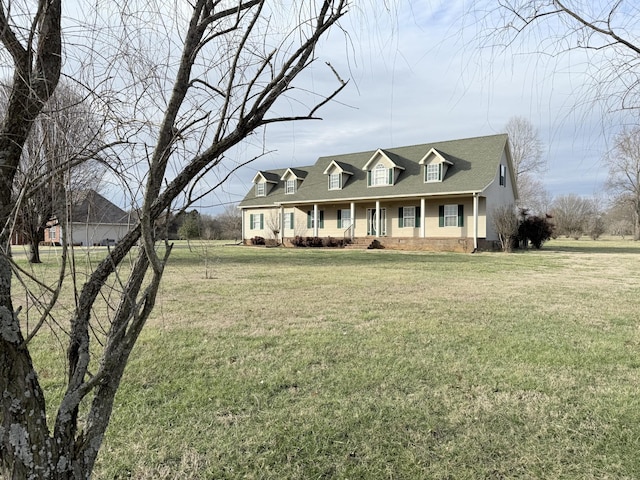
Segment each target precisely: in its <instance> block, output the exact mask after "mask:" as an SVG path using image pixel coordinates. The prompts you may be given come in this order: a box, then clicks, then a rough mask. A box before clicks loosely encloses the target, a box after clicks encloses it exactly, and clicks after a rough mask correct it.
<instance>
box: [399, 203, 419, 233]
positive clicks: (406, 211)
mask: <svg viewBox="0 0 640 480" xmlns="http://www.w3.org/2000/svg"><path fill="white" fill-rule="evenodd" d="M398 226H399V227H400V228H402V227H409V228H415V227H419V226H420V207H400V209H399V210H398Z"/></svg>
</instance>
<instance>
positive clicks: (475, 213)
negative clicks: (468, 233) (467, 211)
mask: <svg viewBox="0 0 640 480" xmlns="http://www.w3.org/2000/svg"><path fill="white" fill-rule="evenodd" d="M477 248H478V194H477V193H474V194H473V249H474V250H477Z"/></svg>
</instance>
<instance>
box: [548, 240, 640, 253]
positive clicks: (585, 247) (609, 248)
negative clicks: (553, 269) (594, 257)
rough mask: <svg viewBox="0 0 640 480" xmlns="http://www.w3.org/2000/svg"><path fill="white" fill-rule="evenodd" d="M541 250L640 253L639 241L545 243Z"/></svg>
mask: <svg viewBox="0 0 640 480" xmlns="http://www.w3.org/2000/svg"><path fill="white" fill-rule="evenodd" d="M542 249H543V250H547V251H550V252H561V253H585V254H589V253H598V254H600V253H608V254H612V255H613V254H615V255H628V254H640V242H639V243H637V244H632V245H629V246H618V245H607V244H606V243H604V242H603V243H601V244H598V243H597V242H589V243H583V244H580V243H579V242H577V241H576V243H575V244H562V245H556V244H553V243H550V244H545V245H543V246H542Z"/></svg>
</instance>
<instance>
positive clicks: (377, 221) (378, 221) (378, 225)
mask: <svg viewBox="0 0 640 480" xmlns="http://www.w3.org/2000/svg"><path fill="white" fill-rule="evenodd" d="M379 236H380V200H376V238H377V237H379Z"/></svg>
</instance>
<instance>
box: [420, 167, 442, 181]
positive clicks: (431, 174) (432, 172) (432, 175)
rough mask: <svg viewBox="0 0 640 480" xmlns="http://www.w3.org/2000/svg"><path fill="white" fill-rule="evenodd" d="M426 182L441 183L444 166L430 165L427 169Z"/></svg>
mask: <svg viewBox="0 0 640 480" xmlns="http://www.w3.org/2000/svg"><path fill="white" fill-rule="evenodd" d="M424 181H425V182H440V181H442V164H441V163H430V164H429V165H426V168H425V179H424Z"/></svg>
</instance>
